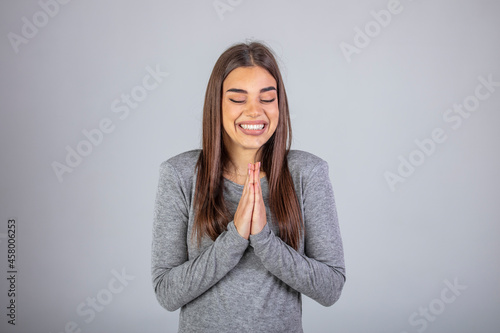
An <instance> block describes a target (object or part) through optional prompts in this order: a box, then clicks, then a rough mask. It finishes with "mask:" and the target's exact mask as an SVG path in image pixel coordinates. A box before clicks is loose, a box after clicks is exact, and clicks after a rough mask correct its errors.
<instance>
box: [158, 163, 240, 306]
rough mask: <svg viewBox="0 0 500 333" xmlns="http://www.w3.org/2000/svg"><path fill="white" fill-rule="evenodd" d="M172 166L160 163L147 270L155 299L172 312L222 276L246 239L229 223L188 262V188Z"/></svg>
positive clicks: (228, 269)
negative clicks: (148, 268)
mask: <svg viewBox="0 0 500 333" xmlns="http://www.w3.org/2000/svg"><path fill="white" fill-rule="evenodd" d="M186 188H187V187H186V186H183V181H182V179H181V177H180V176H179V174H178V173H177V171H176V170H175V168H174V167H173V166H172V165H171V164H170V163H168V162H164V163H162V165H161V168H160V180H159V185H158V192H157V195H156V203H155V211H154V223H153V241H152V256H151V270H152V280H153V287H154V290H155V293H156V298H157V299H158V302H159V303H160V304H161V305H162V306H163V307H164V308H165V309H167V310H169V311H175V310H177V309H178V308H180V307H181V306H183V305H184V304H186V303H188V302H190V301H192V300H193V299H195V298H196V297H198V296H200V295H201V294H203V293H204V292H205V291H206V290H208V289H209V288H210V287H212V286H213V285H214V284H215V283H217V282H218V281H219V280H220V279H222V278H223V277H224V276H225V275H226V274H227V273H228V272H229V271H230V270H231V269H232V268H233V267H234V266H236V264H237V263H238V262H239V261H240V259H241V257H242V256H243V253H244V252H245V249H246V248H247V247H248V243H249V242H248V240H246V239H244V238H242V237H241V236H240V235H239V234H238V231H237V230H236V228H235V226H234V222H231V223H229V225H228V227H227V231H225V232H223V233H222V234H220V235H219V237H217V239H216V240H215V242H214V243H213V244H212V245H210V246H208V247H207V248H206V249H205V250H204V251H203V252H202V253H201V254H200V255H199V256H198V257H196V258H194V259H192V260H189V261H188V249H187V243H186V241H187V239H188V237H190V235H187V230H188V221H189V204H188V202H189V196H190V195H191V194H190V193H189V191H187V190H186Z"/></svg>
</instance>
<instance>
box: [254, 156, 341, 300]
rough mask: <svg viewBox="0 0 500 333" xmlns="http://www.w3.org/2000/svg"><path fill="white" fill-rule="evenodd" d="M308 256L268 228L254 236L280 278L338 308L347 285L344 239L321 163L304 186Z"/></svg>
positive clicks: (264, 258)
mask: <svg viewBox="0 0 500 333" xmlns="http://www.w3.org/2000/svg"><path fill="white" fill-rule="evenodd" d="M302 188H303V209H304V224H305V243H304V252H305V255H301V254H299V253H298V252H297V251H295V250H294V249H293V248H292V247H290V246H289V245H287V244H286V243H285V242H283V241H282V240H281V239H280V238H279V237H278V236H276V235H275V234H274V233H273V232H272V230H271V229H270V228H269V226H268V225H267V224H266V225H265V226H264V228H263V229H262V231H261V232H260V233H258V234H255V235H250V245H251V246H252V247H253V248H254V250H255V254H256V255H257V256H258V257H259V258H260V260H261V261H262V264H263V265H264V266H265V267H266V268H267V270H269V271H270V272H271V273H272V274H273V275H275V276H276V277H277V278H279V279H280V280H282V281H283V282H285V283H286V284H287V285H289V286H290V287H292V288H293V289H295V290H297V291H298V292H300V293H303V294H304V295H306V296H308V297H311V298H312V299H314V300H316V301H317V302H318V303H320V304H322V305H324V306H331V305H332V304H334V303H335V302H336V301H337V300H338V298H339V297H340V294H341V292H342V288H343V286H344V282H345V266H344V252H343V246H342V239H341V236H340V230H339V225H338V219H337V211H336V208H335V200H334V196H333V190H332V185H331V183H330V179H329V176H328V164H327V163H326V162H325V161H321V162H320V163H318V164H317V165H316V166H315V167H314V168H313V170H312V171H311V172H310V174H309V176H308V178H307V179H305V180H304V182H303V184H302Z"/></svg>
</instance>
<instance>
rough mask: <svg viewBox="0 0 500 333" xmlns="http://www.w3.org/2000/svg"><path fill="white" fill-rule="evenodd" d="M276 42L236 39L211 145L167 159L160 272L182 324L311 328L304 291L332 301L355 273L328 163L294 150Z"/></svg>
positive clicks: (214, 109)
mask: <svg viewBox="0 0 500 333" xmlns="http://www.w3.org/2000/svg"><path fill="white" fill-rule="evenodd" d="M290 141H291V125H290V116H289V111H288V103H287V97H286V93H285V87H284V86H283V80H282V78H281V74H280V71H279V68H278V65H277V63H276V60H275V58H274V56H273V54H272V53H271V51H270V50H269V49H268V48H267V47H265V46H264V45H263V44H260V43H256V42H253V43H250V44H238V45H235V46H232V47H230V48H229V49H228V50H226V51H225V52H224V53H223V54H222V55H221V56H220V58H219V59H218V60H217V63H216V64H215V67H214V69H213V71H212V75H211V77H210V80H209V82H208V87H207V91H206V96H205V105H204V109H203V142H202V149H201V150H193V151H188V152H185V153H182V154H180V155H177V156H175V157H172V158H170V159H169V160H167V161H165V162H163V163H162V164H161V168H160V180H159V186H158V192H157V198H156V204H155V218H154V227H153V246H152V279H153V286H154V290H155V293H156V296H157V299H158V301H159V302H160V304H161V305H162V306H163V307H164V308H166V309H167V310H169V311H175V310H177V309H179V308H181V312H180V322H179V332H204V333H207V332H217V333H220V332H231V333H235V332H252V333H255V332H266V333H267V332H273V333H275V332H286V333H294V332H303V330H302V302H301V294H304V295H306V296H308V297H311V298H312V299H314V300H316V301H317V302H319V303H320V304H322V305H324V306H330V305H332V304H333V303H335V302H336V301H337V299H338V298H339V297H340V294H341V291H342V288H343V286H344V281H345V268H344V255H343V248H342V240H341V237H340V231H339V226H338V221H337V213H336V208H335V201H334V196H333V191H332V186H331V183H330V180H329V176H328V165H327V163H326V162H325V161H324V160H322V159H320V158H319V157H316V156H314V155H312V154H310V153H306V152H303V151H298V150H290Z"/></svg>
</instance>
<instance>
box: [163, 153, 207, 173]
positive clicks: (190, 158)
mask: <svg viewBox="0 0 500 333" xmlns="http://www.w3.org/2000/svg"><path fill="white" fill-rule="evenodd" d="M200 152H201V149H194V150H189V151H185V152H183V153H180V154H178V155H175V156H173V157H170V158H169V159H167V160H166V161H163V162H162V163H161V166H160V167H161V169H166V168H173V169H174V170H175V171H176V172H177V173H178V174H179V175H180V176H181V177H182V178H186V177H192V175H193V174H194V171H195V169H196V163H197V162H198V157H199V156H200Z"/></svg>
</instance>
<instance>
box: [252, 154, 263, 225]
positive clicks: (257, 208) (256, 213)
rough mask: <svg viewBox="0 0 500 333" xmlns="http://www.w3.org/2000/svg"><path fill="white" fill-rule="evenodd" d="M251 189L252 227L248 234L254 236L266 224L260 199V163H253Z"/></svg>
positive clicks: (261, 198) (261, 199)
mask: <svg viewBox="0 0 500 333" xmlns="http://www.w3.org/2000/svg"><path fill="white" fill-rule="evenodd" d="M252 174H253V188H254V192H255V199H254V206H253V214H252V226H251V228H250V234H252V235H255V234H258V233H259V232H261V231H262V229H263V228H264V226H265V225H266V223H267V219H266V206H265V205H264V199H263V197H262V188H261V187H260V162H258V163H255V166H254V168H253V173H252Z"/></svg>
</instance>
